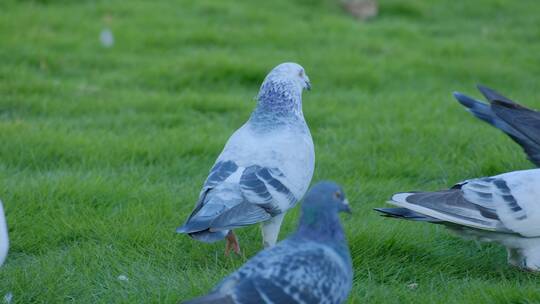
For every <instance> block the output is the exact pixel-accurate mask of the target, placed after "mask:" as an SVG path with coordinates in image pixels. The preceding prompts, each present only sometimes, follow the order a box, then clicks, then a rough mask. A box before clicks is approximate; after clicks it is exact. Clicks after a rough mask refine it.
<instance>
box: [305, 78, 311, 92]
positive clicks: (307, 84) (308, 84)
mask: <svg viewBox="0 0 540 304" xmlns="http://www.w3.org/2000/svg"><path fill="white" fill-rule="evenodd" d="M306 90H308V91H311V82H309V80H306Z"/></svg>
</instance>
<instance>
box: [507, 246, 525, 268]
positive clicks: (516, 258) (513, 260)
mask: <svg viewBox="0 0 540 304" xmlns="http://www.w3.org/2000/svg"><path fill="white" fill-rule="evenodd" d="M506 253H507V254H508V264H510V265H512V266H516V267H521V261H522V260H523V256H522V255H521V253H520V252H519V249H516V248H506Z"/></svg>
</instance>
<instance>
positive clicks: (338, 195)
mask: <svg viewBox="0 0 540 304" xmlns="http://www.w3.org/2000/svg"><path fill="white" fill-rule="evenodd" d="M334 197H335V198H337V199H341V192H339V191H338V192H335V193H334Z"/></svg>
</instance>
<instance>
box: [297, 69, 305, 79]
mask: <svg viewBox="0 0 540 304" xmlns="http://www.w3.org/2000/svg"><path fill="white" fill-rule="evenodd" d="M298 76H299V77H300V78H302V77H304V70H300V72H298Z"/></svg>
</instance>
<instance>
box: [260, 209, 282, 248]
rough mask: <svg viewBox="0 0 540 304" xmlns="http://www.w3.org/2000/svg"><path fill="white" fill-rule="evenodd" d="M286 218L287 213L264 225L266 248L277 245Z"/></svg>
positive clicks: (263, 235)
mask: <svg viewBox="0 0 540 304" xmlns="http://www.w3.org/2000/svg"><path fill="white" fill-rule="evenodd" d="M284 217H285V213H281V214H278V215H276V216H274V217H273V218H271V219H269V220H268V221H266V222H264V223H262V237H263V245H264V248H268V247H271V246H274V245H275V244H276V242H277V238H278V235H279V228H281V223H282V222H283V218H284Z"/></svg>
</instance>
